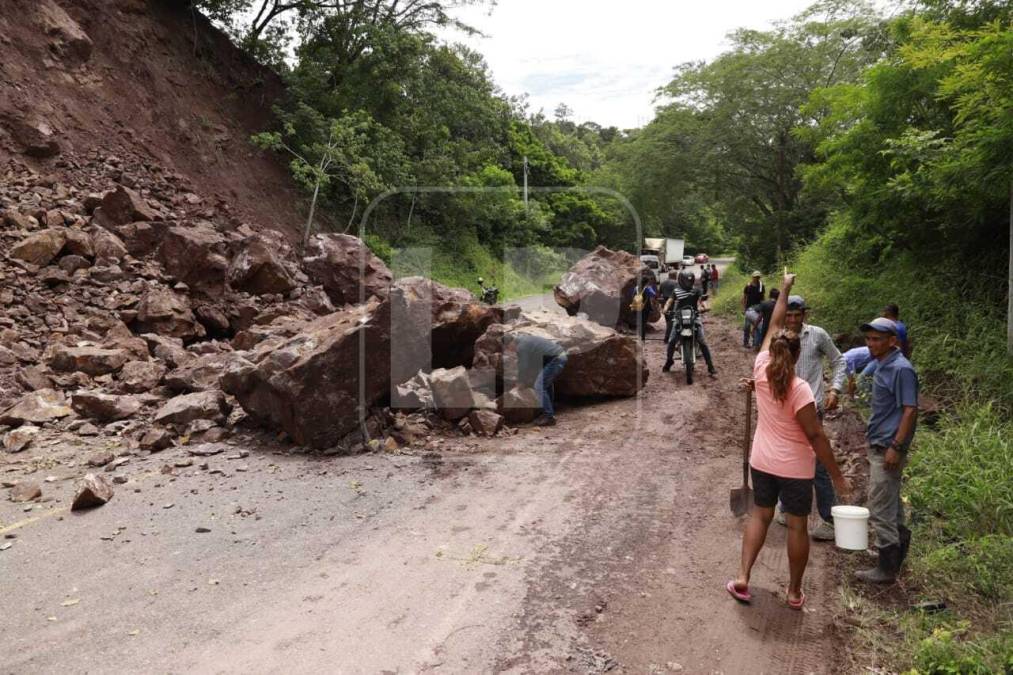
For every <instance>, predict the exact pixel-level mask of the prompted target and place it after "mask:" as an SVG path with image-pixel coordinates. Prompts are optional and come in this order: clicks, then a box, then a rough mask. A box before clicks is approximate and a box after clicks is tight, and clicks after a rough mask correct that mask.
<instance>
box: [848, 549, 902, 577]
mask: <svg viewBox="0 0 1013 675" xmlns="http://www.w3.org/2000/svg"><path fill="white" fill-rule="evenodd" d="M900 560H901V558H900V546H899V545H897V544H891V545H890V546H886V547H884V548H881V549H879V564H878V565H876V566H875V567H873V568H871V569H867V570H859V571H858V572H855V578H857V579H858V580H859V581H865V582H867V583H870V584H892V583H893V582H894V581H896V579H897V571H898V570H899V569H900Z"/></svg>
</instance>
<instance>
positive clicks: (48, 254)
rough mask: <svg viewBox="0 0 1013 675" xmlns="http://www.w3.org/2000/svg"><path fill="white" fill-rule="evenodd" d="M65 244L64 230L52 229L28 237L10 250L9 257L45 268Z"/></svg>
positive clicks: (65, 235)
mask: <svg viewBox="0 0 1013 675" xmlns="http://www.w3.org/2000/svg"><path fill="white" fill-rule="evenodd" d="M65 243H67V234H66V230H64V229H63V228H59V229H57V228H52V229H48V230H42V231H41V232H36V233H35V234H32V235H29V236H28V237H26V238H25V239H22V240H21V241H20V242H18V243H17V244H15V245H14V247H13V248H11V251H10V256H11V257H12V258H17V259H18V260H24V261H25V262H27V263H31V264H32V265H38V266H39V267H45V266H46V265H48V264H49V263H51V262H52V261H53V259H54V258H56V256H57V255H58V254H59V253H60V250H61V249H62V248H63V245H64V244H65Z"/></svg>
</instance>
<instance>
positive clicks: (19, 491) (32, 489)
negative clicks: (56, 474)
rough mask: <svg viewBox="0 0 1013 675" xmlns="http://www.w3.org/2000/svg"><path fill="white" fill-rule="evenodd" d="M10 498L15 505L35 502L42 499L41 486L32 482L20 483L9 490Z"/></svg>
mask: <svg viewBox="0 0 1013 675" xmlns="http://www.w3.org/2000/svg"><path fill="white" fill-rule="evenodd" d="M10 497H11V501H12V502H14V503H15V504H21V503H24V502H31V501H35V500H36V499H39V498H40V497H42V486H40V485H39V484H38V483H36V482H34V481H21V482H20V483H17V484H15V485H14V487H12V488H11V495H10Z"/></svg>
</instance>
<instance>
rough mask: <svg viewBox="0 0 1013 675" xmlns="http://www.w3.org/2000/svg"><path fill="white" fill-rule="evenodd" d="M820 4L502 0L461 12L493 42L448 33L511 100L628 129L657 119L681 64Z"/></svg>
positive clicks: (798, 0)
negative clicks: (521, 98) (658, 96)
mask: <svg viewBox="0 0 1013 675" xmlns="http://www.w3.org/2000/svg"><path fill="white" fill-rule="evenodd" d="M812 2H813V0H695V1H693V2H687V1H686V0H622V1H621V2H617V1H615V0H613V1H612V2H598V1H594V0H591V1H589V0H499V1H498V3H497V5H496V6H495V7H494V8H493V10H492V12H491V14H490V13H489V8H488V7H485V8H481V9H479V8H474V7H468V8H463V9H461V10H458V11H457V12H456V16H458V17H459V18H460V19H461V20H462V21H464V22H465V23H466V24H469V25H471V26H474V27H475V28H478V29H479V30H480V31H482V32H483V33H484V34H485V35H486V37H477V36H466V35H464V34H462V33H460V32H454V31H446V32H444V34H443V35H442V37H443V38H444V39H446V40H448V41H451V42H463V43H464V44H466V45H468V46H470V47H472V48H473V49H475V50H476V51H478V52H480V53H481V54H483V55H484V56H485V58H486V61H487V62H488V64H489V67H490V70H491V71H492V75H493V79H494V80H495V81H496V84H497V85H499V87H500V88H501V89H502V90H503V92H504V93H506V94H507V95H509V96H514V95H521V94H525V93H526V94H528V95H529V103H530V112H532V113H534V112H537V111H538V110H539V109H540V108H541V109H544V111H545V114H546V115H547V116H549V117H552V114H553V111H554V110H555V109H556V106H557V105H559V104H560V103H565V104H566V105H567V106H569V107H570V108H571V109H572V110H573V115H572V119H573V120H574V121H576V122H578V123H582V122H586V121H594V122H597V123H598V124H601V125H603V126H612V125H615V126H617V127H620V128H623V129H626V128H632V127H638V126H643V125H645V124H647V123H648V122H649V121H650V120H651V119H652V118H653V117H654V106H655V103H654V97H655V90H656V89H657V88H658V87H660V86H663V85H665V84H667V83H668V81H669V80H671V78H672V73H673V68H674V67H675V66H677V65H679V64H680V63H684V62H686V61H697V60H707V59H711V58H713V57H715V56H717V55H719V54H720V53H721V52H723V51H725V50H726V49H727V48H728V47H729V44H728V42H727V41H726V39H725V36H726V34H727V33H728V32H729V31H732V30H734V29H736V28H740V27H746V28H758V29H764V28H769V27H770V26H771V23H772V22H773V21H775V20H780V19H788V18H790V17H791V16H793V15H795V14H797V13H798V12H800V11H801V10H803V9H805V8H806V7H808V6H809V5H810V4H812Z"/></svg>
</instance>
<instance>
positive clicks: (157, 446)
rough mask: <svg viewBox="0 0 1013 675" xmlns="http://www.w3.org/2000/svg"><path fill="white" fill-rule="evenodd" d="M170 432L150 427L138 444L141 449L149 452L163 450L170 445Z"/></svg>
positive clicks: (171, 436) (161, 428)
mask: <svg viewBox="0 0 1013 675" xmlns="http://www.w3.org/2000/svg"><path fill="white" fill-rule="evenodd" d="M172 438H173V435H172V432H170V431H169V430H168V429H165V428H163V427H152V428H150V429H148V430H147V431H145V432H144V435H143V436H141V440H140V441H139V444H140V446H141V448H142V449H144V450H149V451H151V452H158V451H160V450H165V449H166V448H168V447H169V446H170V445H172Z"/></svg>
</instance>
